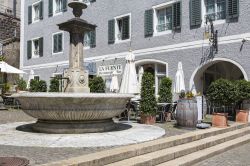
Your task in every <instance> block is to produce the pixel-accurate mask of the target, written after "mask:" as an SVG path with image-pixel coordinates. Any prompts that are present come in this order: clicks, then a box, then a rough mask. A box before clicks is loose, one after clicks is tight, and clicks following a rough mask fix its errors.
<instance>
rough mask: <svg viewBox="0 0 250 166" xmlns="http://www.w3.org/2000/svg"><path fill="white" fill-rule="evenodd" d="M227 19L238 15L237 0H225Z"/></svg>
mask: <svg viewBox="0 0 250 166" xmlns="http://www.w3.org/2000/svg"><path fill="white" fill-rule="evenodd" d="M226 2H227V20H230V19H233V18H238V17H239V0H227V1H226Z"/></svg>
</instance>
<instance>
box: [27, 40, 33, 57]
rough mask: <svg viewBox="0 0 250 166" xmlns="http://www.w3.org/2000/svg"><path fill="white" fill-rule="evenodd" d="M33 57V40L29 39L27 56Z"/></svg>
mask: <svg viewBox="0 0 250 166" xmlns="http://www.w3.org/2000/svg"><path fill="white" fill-rule="evenodd" d="M31 57H32V41H31V40H29V41H27V58H28V59H31Z"/></svg>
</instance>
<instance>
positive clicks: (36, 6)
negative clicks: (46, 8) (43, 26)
mask: <svg viewBox="0 0 250 166" xmlns="http://www.w3.org/2000/svg"><path fill="white" fill-rule="evenodd" d="M42 19H43V1H38V2H35V3H33V4H32V5H30V6H28V24H31V23H33V22H37V21H39V20H42Z"/></svg>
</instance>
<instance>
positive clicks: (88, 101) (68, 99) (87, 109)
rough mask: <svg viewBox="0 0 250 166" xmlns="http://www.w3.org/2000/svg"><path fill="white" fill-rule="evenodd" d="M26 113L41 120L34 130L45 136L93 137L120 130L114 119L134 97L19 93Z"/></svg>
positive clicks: (17, 96) (94, 94)
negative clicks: (81, 134)
mask: <svg viewBox="0 0 250 166" xmlns="http://www.w3.org/2000/svg"><path fill="white" fill-rule="evenodd" d="M12 96H13V97H14V98H16V99H17V100H18V101H19V102H20V104H21V107H22V110H23V111H24V112H25V113H26V114H28V115H30V116H32V117H34V118H36V119H38V120H37V122H36V123H35V124H34V125H33V126H32V128H33V130H35V131H37V132H43V133H58V134H59V133H60V134H73V133H93V132H105V131H111V130H114V129H115V128H116V124H115V123H114V122H113V120H112V118H113V117H115V116H118V115H120V114H121V113H122V112H123V111H124V110H125V109H126V103H127V102H128V101H129V99H131V98H132V97H133V95H131V94H105V93H103V94H99V93H98V94H97V93H30V92H27V93H18V94H14V95H12Z"/></svg>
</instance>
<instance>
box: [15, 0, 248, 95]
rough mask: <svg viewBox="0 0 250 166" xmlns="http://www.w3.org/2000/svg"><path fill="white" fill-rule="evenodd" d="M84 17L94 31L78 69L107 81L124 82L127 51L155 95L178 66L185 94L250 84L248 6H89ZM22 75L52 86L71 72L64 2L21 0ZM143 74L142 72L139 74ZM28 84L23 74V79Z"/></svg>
mask: <svg viewBox="0 0 250 166" xmlns="http://www.w3.org/2000/svg"><path fill="white" fill-rule="evenodd" d="M85 2H86V3H87V4H88V8H87V9H86V10H84V13H83V16H82V18H83V19H85V20H87V21H88V22H90V23H92V24H96V25H97V28H96V31H95V32H89V33H87V34H85V36H84V39H83V41H84V45H85V47H84V56H85V62H84V63H83V65H84V66H85V67H86V69H88V70H89V73H90V74H97V75H100V76H102V77H103V78H104V79H105V82H106V86H107V88H108V86H109V83H110V81H111V75H112V72H113V71H114V70H116V71H117V72H118V73H119V78H120V81H121V78H122V73H123V69H124V66H125V63H126V62H125V56H126V55H127V54H128V53H129V51H130V50H132V51H133V53H134V54H135V58H136V61H135V63H136V68H137V73H138V75H139V72H140V71H144V72H145V71H148V72H152V73H153V74H154V76H155V90H156V94H157V93H158V86H159V82H160V80H161V78H162V77H165V76H168V77H170V78H172V80H174V78H175V74H176V71H177V67H178V62H182V65H183V70H184V76H185V85H186V90H192V91H196V92H201V93H205V92H206V89H207V87H208V86H209V84H210V83H211V82H212V81H214V80H216V79H218V78H227V79H232V80H235V79H246V80H248V78H249V77H250V64H249V60H250V41H248V40H250V28H249V27H250V17H249V15H250V7H249V6H250V1H248V0H152V1H148V0H140V1H139V0H127V1H124V0H101V1H99V0H97V1H95V0H92V1H85ZM21 13H22V19H21V20H22V23H21V25H22V28H21V57H20V59H21V65H20V67H21V69H23V70H24V71H26V72H27V73H29V72H30V71H31V70H32V71H34V73H35V75H36V76H37V77H39V78H40V79H43V80H46V81H49V80H50V78H51V77H53V76H55V75H61V74H62V73H63V71H64V70H65V68H67V67H68V54H69V34H68V33H66V32H62V31H60V30H59V29H58V26H57V24H59V23H62V22H64V21H66V20H68V19H70V18H72V17H73V14H72V11H71V9H70V8H68V7H67V1H66V0H25V1H24V0H22V6H21ZM142 69H143V70H142ZM24 78H25V79H26V80H27V79H28V75H24Z"/></svg>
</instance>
